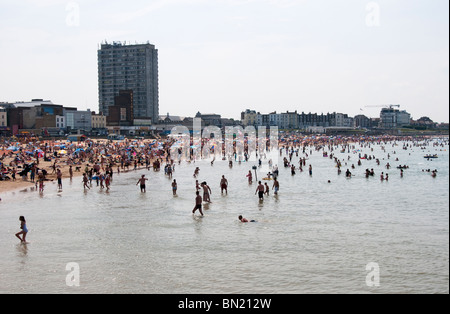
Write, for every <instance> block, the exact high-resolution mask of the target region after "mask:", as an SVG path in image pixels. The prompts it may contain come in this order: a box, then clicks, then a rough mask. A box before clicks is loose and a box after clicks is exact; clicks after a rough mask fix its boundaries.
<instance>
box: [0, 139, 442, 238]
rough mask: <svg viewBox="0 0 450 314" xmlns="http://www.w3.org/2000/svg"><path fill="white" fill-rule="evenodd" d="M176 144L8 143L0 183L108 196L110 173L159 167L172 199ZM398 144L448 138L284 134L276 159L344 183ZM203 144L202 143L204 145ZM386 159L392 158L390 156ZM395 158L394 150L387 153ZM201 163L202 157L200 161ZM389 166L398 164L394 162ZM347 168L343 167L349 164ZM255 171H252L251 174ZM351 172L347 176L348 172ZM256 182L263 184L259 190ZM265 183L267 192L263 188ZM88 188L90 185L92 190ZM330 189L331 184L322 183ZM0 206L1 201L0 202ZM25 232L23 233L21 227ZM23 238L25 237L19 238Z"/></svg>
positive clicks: (198, 206) (276, 185)
mask: <svg viewBox="0 0 450 314" xmlns="http://www.w3.org/2000/svg"><path fill="white" fill-rule="evenodd" d="M174 143H176V140H175V139H173V138H168V139H166V140H162V141H157V140H128V139H125V140H123V141H108V140H97V141H94V140H86V141H85V142H77V143H70V142H64V141H43V142H23V141H22V142H19V141H14V140H3V141H2V142H0V170H1V179H0V180H2V181H10V182H15V181H17V180H19V178H20V180H22V181H24V182H30V183H33V184H34V187H35V189H36V191H39V192H40V193H43V192H44V187H45V182H46V181H53V180H57V183H58V184H57V189H58V191H62V190H63V185H62V184H63V178H64V177H66V178H67V177H68V178H70V179H71V180H72V179H73V177H75V176H77V177H78V176H81V178H82V179H81V183H82V185H83V189H84V190H85V191H88V190H90V189H91V188H92V187H93V186H95V185H96V186H97V187H98V188H99V189H105V190H106V191H109V190H110V188H111V184H112V182H113V177H114V173H115V172H116V173H117V174H120V173H121V172H128V171H137V170H141V169H146V170H148V171H149V170H151V169H152V170H153V171H155V172H159V171H160V169H161V168H162V166H164V175H165V176H167V177H168V178H169V179H170V180H171V183H170V187H171V190H172V193H173V196H174V197H175V196H177V190H178V183H177V181H176V179H173V178H172V176H173V174H174V172H175V166H176V165H177V158H175V157H176V156H173V151H172V155H171V146H172V145H173V144H174ZM398 143H401V144H402V145H403V147H402V149H405V150H407V149H410V148H413V147H419V148H420V149H425V148H426V147H428V145H430V144H432V145H433V146H434V147H436V146H441V147H440V148H441V149H444V147H447V146H448V138H445V139H443V140H441V141H440V142H433V141H432V139H430V138H411V137H393V136H380V137H365V136H350V137H338V136H336V137H333V136H301V135H296V134H285V135H283V136H280V138H279V142H278V144H279V148H278V149H279V154H280V158H281V157H282V156H283V153H284V157H283V159H282V160H283V163H282V164H283V166H284V167H285V168H287V169H289V170H290V173H291V175H292V176H295V175H297V171H299V172H300V173H302V172H303V171H304V168H307V169H308V174H309V176H312V175H313V166H312V164H308V162H309V158H308V157H309V156H310V155H311V154H313V152H316V153H317V152H321V153H322V156H323V157H324V158H329V159H330V160H332V161H333V162H334V164H335V167H336V168H337V174H338V175H340V174H341V172H342V170H341V168H343V167H344V166H347V167H348V168H347V169H346V171H345V177H346V178H349V179H350V178H352V177H354V176H355V174H354V172H355V171H356V170H355V169H356V168H357V167H359V166H362V162H361V161H363V160H367V161H372V160H373V161H375V163H376V165H377V166H380V164H381V160H385V158H384V156H383V158H380V157H377V156H375V155H374V154H373V153H372V152H373V147H374V146H375V145H379V146H380V147H381V151H382V152H384V153H386V157H387V160H391V159H390V158H391V155H390V153H389V152H386V147H387V146H388V145H392V147H394V148H396V147H397V145H399V144H398ZM204 144H205V142H202V145H204ZM245 144H246V145H244V157H243V158H241V157H242V156H237V153H236V151H235V153H234V155H229V156H225V154H223V155H222V156H218V157H219V158H221V159H222V160H224V161H228V164H229V167H230V169H231V168H232V167H233V160H234V162H239V163H241V162H245V161H246V160H248V159H249V157H250V154H251V153H249V152H248V150H247V148H248V145H247V142H246V143H245ZM362 149H364V150H370V152H371V153H364V154H363V153H362V151H361V150H362ZM337 152H339V153H347V159H345V158H344V159H342V155H338V154H337ZM391 153H392V152H391ZM351 154H353V155H355V156H357V162H356V166H355V164H354V163H351ZM393 154H395V150H394V152H393ZM294 155H295V157H296V158H298V161H297V162H293V156H294ZM196 158H199V157H198V156H195V155H194V154H193V153H192V150H191V153H190V154H189V157H188V158H186V159H185V160H183V162H188V163H191V162H195V160H196ZM200 158H202V156H200ZM265 158H266V156H265V154H264V153H263V154H261V153H260V155H259V156H258V154H257V153H256V163H257V165H258V167H260V166H261V164H262V162H263V160H264V163H267V165H268V166H269V167H270V169H271V171H269V172H268V173H267V176H266V177H264V178H263V179H262V180H258V183H257V186H256V190H255V195H258V199H259V201H260V202H263V201H264V197H265V196H268V195H269V193H270V191H271V190H273V191H274V195H278V193H279V191H280V182H279V169H278V165H276V164H274V162H273V160H272V159H269V160H266V159H265ZM214 161H215V155H214V157H213V159H212V161H211V166H212V165H213V164H214ZM395 161H397V162H398V161H399V160H398V158H395ZM181 162H182V160H181V159H180V160H178V165H181ZM350 163H351V165H350V166H349V164H350ZM255 167H257V166H256V165H255V166H253V169H255ZM384 167H385V169H386V172H385V171H383V172H381V174H380V180H381V181H388V180H389V173H388V172H387V171H388V170H389V169H390V168H391V165H390V163H389V162H387V163H386V164H385V165H384ZM408 168H409V166H408V165H401V164H400V165H398V166H397V169H399V170H400V177H403V175H404V170H406V169H408ZM350 169H352V170H350ZM422 171H423V172H430V173H431V176H432V177H436V175H437V172H438V171H437V169H435V170H432V171H431V170H430V169H427V170H424V169H422ZM199 173H200V168H199V167H195V170H194V173H193V178H194V179H196V181H195V200H194V204H195V205H194V208H193V210H192V213H193V214H195V213H196V212H197V210H198V211H199V213H200V215H202V216H203V214H204V213H203V210H202V204H203V202H206V203H210V202H211V197H210V195H211V193H212V190H211V188H210V186H209V185H208V184H207V183H206V182H205V181H203V182H201V183H199V180H198V179H197V178H198V177H199ZM363 173H364V174H363V175H364V176H365V177H366V178H370V177H374V176H375V172H374V169H373V168H371V169H370V170H369V169H368V168H367V169H365V171H364V172H363ZM246 178H247V180H248V183H249V185H251V184H253V175H252V170H249V171H248V173H247V175H246ZM148 180H149V179H148V178H146V177H145V175H141V177H140V178H139V179H138V181H137V183H136V185H139V188H140V191H141V193H146V191H147V187H146V182H147V181H148ZM218 181H220V184H219V186H220V190H221V193H222V194H225V195H227V194H228V180H227V178H225V175H222V177H221V178H218ZM262 181H265V182H264V184H263V183H262ZM267 181H273V182H271V187H270V186H269V184H268V183H267ZM93 182H94V184H93ZM328 182H329V183H330V182H331V181H330V180H328ZM0 200H1V199H0ZM239 220H240V221H242V222H247V221H248V220H247V219H245V218H242V219H241V218H239ZM25 228H26V227H25ZM24 238H25V235H24Z"/></svg>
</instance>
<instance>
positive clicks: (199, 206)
mask: <svg viewBox="0 0 450 314" xmlns="http://www.w3.org/2000/svg"><path fill="white" fill-rule="evenodd" d="M195 195H197V196H196V197H195V206H194V209H193V210H192V214H195V212H196V211H197V209H198V210H199V211H200V214H201V215H202V216H203V211H202V197H201V196H200V192H199V191H197V192H195Z"/></svg>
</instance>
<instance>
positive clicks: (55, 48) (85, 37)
mask: <svg viewBox="0 0 450 314" xmlns="http://www.w3.org/2000/svg"><path fill="white" fill-rule="evenodd" d="M104 41H108V42H113V41H120V42H127V43H146V42H150V43H151V44H153V45H155V46H156V48H157V49H158V57H159V108H160V110H159V111H160V115H165V114H167V113H170V114H171V115H179V116H191V117H192V116H194V115H195V114H196V113H197V111H200V112H201V113H218V114H221V115H222V117H227V118H235V119H239V118H240V113H241V112H242V111H244V110H245V109H252V110H256V111H257V112H261V113H269V112H273V111H277V112H285V111H288V110H289V111H295V110H297V111H298V112H300V113H301V112H305V113H309V112H312V113H318V114H321V113H324V114H325V113H327V112H330V113H331V112H340V113H346V114H348V115H350V116H355V115H357V114H365V115H366V116H368V117H379V113H380V110H381V108H382V106H386V105H389V104H396V105H397V104H399V105H400V109H401V110H406V111H407V112H409V113H410V114H411V115H412V118H413V119H418V118H420V117H422V116H428V117H430V118H431V119H432V120H433V121H435V122H449V1H448V0H379V1H366V0H339V1H336V0H145V1H144V0H133V1H114V0H109V1H106V0H75V1H64V0H21V1H17V0H0V102H1V101H4V102H15V101H30V100H31V99H33V98H42V99H45V100H51V101H53V103H56V104H61V105H64V106H70V107H77V108H78V109H79V110H85V109H91V110H93V111H98V83H97V82H98V81H97V79H98V73H97V50H98V48H99V45H100V44H101V43H102V42H104Z"/></svg>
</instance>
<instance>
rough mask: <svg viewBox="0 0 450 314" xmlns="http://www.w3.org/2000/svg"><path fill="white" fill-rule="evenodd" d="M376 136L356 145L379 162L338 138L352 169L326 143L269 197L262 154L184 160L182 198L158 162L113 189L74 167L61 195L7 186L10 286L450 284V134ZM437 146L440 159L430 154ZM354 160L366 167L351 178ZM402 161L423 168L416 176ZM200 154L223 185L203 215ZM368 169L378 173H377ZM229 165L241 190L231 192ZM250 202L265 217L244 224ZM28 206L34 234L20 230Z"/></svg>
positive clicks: (0, 214)
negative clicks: (86, 182)
mask: <svg viewBox="0 0 450 314" xmlns="http://www.w3.org/2000/svg"><path fill="white" fill-rule="evenodd" d="M371 147H372V148H373V152H372V151H370V148H361V147H359V146H358V145H357V147H356V149H361V153H362V154H364V153H367V154H370V155H375V156H376V157H378V158H380V160H381V164H380V166H377V165H376V163H375V160H371V161H369V160H363V161H362V163H363V164H362V166H357V165H356V163H357V157H358V153H359V152H357V153H356V154H353V153H352V152H350V153H347V152H346V153H340V150H339V149H335V150H334V152H333V153H334V154H335V156H336V157H339V158H340V159H341V160H343V159H345V160H347V156H351V159H350V160H349V161H348V165H347V166H345V165H343V167H342V170H343V172H342V174H341V175H338V174H337V169H336V168H335V166H334V162H333V160H331V159H330V158H324V157H322V152H315V151H313V153H312V155H311V156H309V160H307V165H306V167H305V168H304V169H305V171H303V172H302V173H300V172H299V171H298V170H297V174H296V175H295V176H291V174H290V169H289V168H283V167H282V166H281V162H279V166H280V177H279V181H280V193H279V195H278V196H274V195H273V193H272V191H271V195H270V196H269V197H268V198H265V200H264V202H262V203H261V202H259V201H258V198H257V196H255V194H254V192H255V189H256V184H255V183H254V184H253V185H248V183H247V179H246V177H245V175H246V174H247V173H248V170H249V169H251V166H252V165H253V163H250V164H245V163H242V164H240V165H239V164H238V163H235V164H234V167H233V168H232V169H230V168H229V167H228V163H227V162H221V161H216V162H215V163H214V166H211V165H210V163H209V162H208V161H202V162H197V163H195V164H187V163H182V164H181V165H180V166H177V167H176V169H175V173H174V177H173V178H174V179H176V180H177V182H178V196H177V197H173V196H172V191H171V186H170V184H171V180H170V179H168V178H167V177H165V176H164V173H163V172H159V173H155V172H153V171H146V170H138V171H131V172H128V173H121V174H120V175H117V174H116V173H115V174H114V181H113V183H112V186H111V190H110V191H109V192H106V191H104V190H103V191H102V190H100V189H98V188H97V187H96V186H95V183H94V187H93V188H92V189H91V190H89V191H83V188H82V183H81V178H75V179H73V181H72V182H70V181H69V180H64V182H63V187H64V189H63V192H62V193H58V192H57V186H56V183H48V184H47V185H46V187H45V191H44V193H43V194H39V193H38V192H36V191H31V190H29V189H28V190H24V191H16V192H10V193H6V194H3V193H2V195H1V197H2V199H3V200H2V201H1V202H0V256H1V257H0V293H20V292H23V293H448V292H449V240H448V239H449V210H448V208H449V189H448V188H449V155H448V146H445V147H432V146H431V145H430V146H427V149H426V150H421V149H420V148H418V147H414V148H412V149H408V150H403V149H402V143H398V146H395V147H392V144H388V145H386V151H385V152H383V151H381V147H380V146H379V145H372V146H371ZM393 151H396V154H393ZM308 153H309V151H308ZM387 153H390V154H391V158H390V159H389V160H388V159H387ZM426 153H433V154H434V153H437V154H438V155H439V158H437V159H434V160H430V161H427V160H426V159H424V158H423V155H424V154H426ZM283 156H284V155H283ZM300 156H303V155H302V154H300ZM396 157H398V158H399V161H398V162H396V161H395V160H394V159H395V158H396ZM383 158H384V160H383ZM293 162H294V163H295V165H296V166H297V165H298V158H297V157H295V155H294V157H293ZM386 162H389V163H390V164H391V165H392V166H393V167H392V168H391V169H390V170H386V168H385V167H384V165H385V164H386ZM352 163H354V164H355V166H356V169H350V170H351V171H352V173H353V174H354V175H355V176H354V177H352V178H351V179H346V178H345V175H344V173H345V170H346V169H347V168H350V166H351V164H352ZM308 164H312V166H313V175H312V176H309V175H308V171H307V167H308ZM399 164H402V165H403V164H407V165H409V167H410V168H409V169H406V170H404V177H403V178H400V174H399V170H398V169H396V168H395V167H396V166H397V165H399ZM196 166H198V167H200V175H199V177H198V180H199V182H202V181H207V182H208V184H209V185H210V186H211V189H212V190H213V192H212V195H211V199H212V204H209V205H205V206H204V212H205V217H203V218H200V217H199V216H198V215H195V216H193V215H192V213H191V211H192V208H193V207H194V198H195V193H194V192H195V179H194V178H193V177H192V174H193V172H194V169H195V167H196ZM366 168H369V169H370V168H374V170H375V177H371V178H369V179H366V178H365V177H364V170H365V169H366ZM428 168H431V169H438V175H437V177H436V178H432V177H431V175H430V173H427V172H422V169H428ZM381 171H383V172H385V173H386V172H388V173H389V181H388V182H386V181H384V182H381V181H380V179H379V175H380V173H381ZM141 174H145V175H146V176H147V177H148V178H149V181H148V184H147V193H145V194H144V193H140V191H139V187H138V186H136V182H137V180H138V178H139V177H140V175H141ZM222 174H223V175H225V176H226V178H227V179H228V181H229V194H228V195H221V193H220V188H219V182H220V178H221V175H222ZM261 174H262V173H261V172H260V173H258V176H260V177H261ZM328 180H330V181H331V183H328V182H327V181H328ZM269 185H270V186H271V185H272V182H270V181H269ZM239 214H242V215H243V216H244V217H246V218H248V219H255V220H257V222H256V223H248V224H243V223H240V222H239V221H238V219H237V217H238V215H239ZM20 215H24V216H25V217H26V219H27V225H28V229H29V230H30V232H29V234H28V236H27V240H28V241H29V242H30V243H29V244H26V245H23V244H19V243H18V242H19V241H18V239H17V238H15V237H14V233H16V232H18V231H19V226H20V224H19V220H18V217H19V216H20ZM68 263H77V265H78V266H79V271H80V272H79V274H80V276H79V278H80V281H79V286H68V285H67V284H66V277H68V276H69V274H70V269H69V270H66V265H67V264H68ZM368 263H377V264H378V265H379V279H380V280H379V286H373V287H372V286H368V285H367V282H366V277H367V276H368V274H369V272H370V270H366V265H367V264H368Z"/></svg>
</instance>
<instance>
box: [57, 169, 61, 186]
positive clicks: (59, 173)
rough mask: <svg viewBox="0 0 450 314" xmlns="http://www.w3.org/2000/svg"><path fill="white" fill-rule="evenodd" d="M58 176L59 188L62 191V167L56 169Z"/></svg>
mask: <svg viewBox="0 0 450 314" xmlns="http://www.w3.org/2000/svg"><path fill="white" fill-rule="evenodd" d="M56 178H57V179H58V190H60V191H62V172H61V169H58V170H56Z"/></svg>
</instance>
